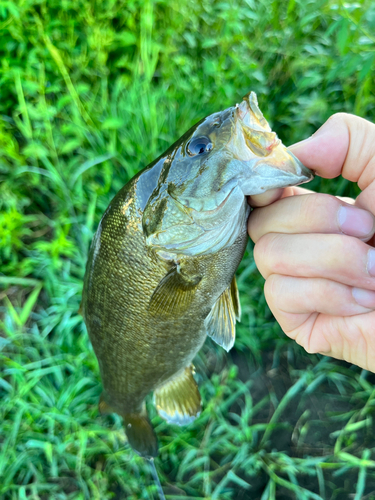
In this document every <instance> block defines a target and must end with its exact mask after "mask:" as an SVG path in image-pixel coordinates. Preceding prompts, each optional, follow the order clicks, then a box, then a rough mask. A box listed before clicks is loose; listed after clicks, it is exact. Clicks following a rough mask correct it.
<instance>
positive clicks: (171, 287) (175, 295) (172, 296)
mask: <svg viewBox="0 0 375 500" xmlns="http://www.w3.org/2000/svg"><path fill="white" fill-rule="evenodd" d="M200 280H201V278H200V277H193V278H188V277H187V276H185V275H184V274H183V273H181V272H179V270H178V268H177V267H175V268H173V269H172V270H171V271H170V272H169V273H168V274H167V275H166V276H164V278H163V279H162V280H161V281H160V283H159V284H158V286H157V287H156V289H155V291H154V293H153V294H152V297H151V299H150V304H149V311H150V313H151V314H153V315H167V316H173V315H174V316H176V315H179V314H182V313H184V312H185V311H186V310H187V309H188V308H189V306H190V304H191V301H192V300H193V298H194V292H195V289H196V286H197V285H198V283H199V282H200Z"/></svg>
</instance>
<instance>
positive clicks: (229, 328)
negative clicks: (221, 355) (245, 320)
mask: <svg viewBox="0 0 375 500" xmlns="http://www.w3.org/2000/svg"><path fill="white" fill-rule="evenodd" d="M240 317H241V306H240V300H239V295H238V288H237V283H236V279H235V277H233V280H232V283H231V284H230V286H229V287H228V288H227V289H226V290H224V292H223V293H222V294H221V295H220V297H219V298H218V299H217V301H216V303H215V305H214V306H213V308H212V309H211V311H210V313H209V315H208V316H207V318H206V319H205V322H204V324H205V327H206V330H207V335H209V336H210V337H211V338H212V340H214V341H215V342H216V343H217V344H219V345H220V346H222V347H223V348H224V349H225V350H226V351H229V350H230V349H231V348H232V347H233V344H234V341H235V339H236V320H237V321H239V320H240Z"/></svg>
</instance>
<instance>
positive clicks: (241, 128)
mask: <svg viewBox="0 0 375 500" xmlns="http://www.w3.org/2000/svg"><path fill="white" fill-rule="evenodd" d="M155 167H157V168H158V169H159V170H158V182H157V184H156V186H155V189H154V190H153V192H152V194H151V196H150V197H149V199H148V201H147V204H146V206H145V210H144V214H143V228H144V233H145V235H146V239H147V244H148V245H150V246H153V247H156V249H157V251H158V253H159V254H160V255H164V256H165V257H166V258H168V257H170V256H173V257H174V258H175V257H176V256H178V255H201V254H207V253H212V252H216V251H218V250H220V249H221V248H223V247H225V246H228V245H231V244H232V243H233V242H234V241H235V240H236V238H237V237H238V235H239V234H240V232H241V231H243V230H244V228H245V227H246V219H247V216H248V214H249V211H250V208H249V207H248V205H247V200H246V197H247V196H249V195H257V194H261V193H263V192H265V191H267V190H269V189H273V188H284V187H287V186H294V185H297V184H302V183H303V182H307V181H309V180H311V179H312V177H313V172H312V171H311V170H309V169H308V168H307V167H305V166H304V165H303V164H302V163H301V162H300V161H299V160H298V158H296V157H295V156H294V155H293V154H292V153H291V152H290V151H288V150H287V148H286V147H285V146H284V145H283V144H282V142H281V141H280V139H279V138H278V137H277V135H276V133H275V132H273V131H272V130H271V128H270V126H269V124H268V122H267V120H266V119H265V118H264V116H263V114H262V112H261V111H260V109H259V106H258V102H257V97H256V95H255V93H254V92H250V93H249V94H247V95H246V96H245V97H244V98H243V101H242V102H241V104H239V105H238V104H236V106H232V107H230V108H228V109H225V110H224V111H221V112H219V113H214V114H212V115H210V116H208V117H206V118H205V119H203V120H201V121H200V122H199V123H197V124H196V125H195V126H194V127H193V128H192V129H190V130H189V131H188V132H187V133H186V134H184V135H183V136H182V137H181V139H180V140H179V141H177V142H176V143H175V144H174V145H173V146H172V147H171V148H170V149H169V150H168V151H167V152H166V153H165V155H164V156H163V158H162V161H159V162H158V163H157V164H156V165H155ZM155 167H154V168H155Z"/></svg>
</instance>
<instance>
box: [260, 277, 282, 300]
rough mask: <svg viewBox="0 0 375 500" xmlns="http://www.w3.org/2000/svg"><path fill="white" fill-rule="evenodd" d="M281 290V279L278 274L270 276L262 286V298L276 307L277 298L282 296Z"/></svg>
mask: <svg viewBox="0 0 375 500" xmlns="http://www.w3.org/2000/svg"><path fill="white" fill-rule="evenodd" d="M281 288H282V277H281V276H280V275H278V274H270V275H269V276H268V278H267V279H266V282H265V284H264V296H265V297H266V300H267V303H269V304H273V305H276V302H277V298H278V297H280V296H281V295H282V290H281ZM270 307H271V306H270Z"/></svg>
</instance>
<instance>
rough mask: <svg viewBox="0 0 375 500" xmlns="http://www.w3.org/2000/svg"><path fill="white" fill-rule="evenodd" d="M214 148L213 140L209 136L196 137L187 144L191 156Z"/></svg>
mask: <svg viewBox="0 0 375 500" xmlns="http://www.w3.org/2000/svg"><path fill="white" fill-rule="evenodd" d="M212 148H213V145H212V142H211V141H210V139H208V137H194V139H192V140H191V141H190V142H189V144H188V146H187V152H188V154H189V155H190V156H196V155H201V154H203V153H207V152H208V151H211V149H212Z"/></svg>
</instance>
